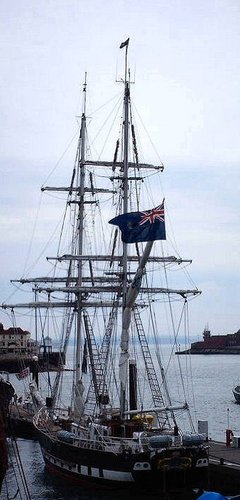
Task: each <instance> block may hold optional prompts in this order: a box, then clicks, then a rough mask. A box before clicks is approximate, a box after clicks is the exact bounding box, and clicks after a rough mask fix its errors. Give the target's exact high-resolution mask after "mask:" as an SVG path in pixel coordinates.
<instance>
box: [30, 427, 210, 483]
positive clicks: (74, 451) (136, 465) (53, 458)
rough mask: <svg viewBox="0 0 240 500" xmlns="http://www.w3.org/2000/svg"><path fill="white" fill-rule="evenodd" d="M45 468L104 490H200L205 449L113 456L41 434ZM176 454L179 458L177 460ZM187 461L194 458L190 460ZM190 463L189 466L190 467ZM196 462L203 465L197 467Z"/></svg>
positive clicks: (204, 472)
mask: <svg viewBox="0 0 240 500" xmlns="http://www.w3.org/2000/svg"><path fill="white" fill-rule="evenodd" d="M39 440H40V444H41V448H42V453H43V457H44V461H45V464H46V466H47V468H48V469H49V470H51V472H53V473H54V474H56V475H57V474H58V475H59V474H60V475H62V476H65V477H68V478H69V479H72V480H74V481H78V482H85V483H88V484H89V485H90V484H91V483H92V484H94V483H95V484H98V485H102V486H103V487H107V486H110V487H114V486H115V487H117V488H119V487H120V486H123V487H126V486H129V487H134V486H140V487H141V488H142V487H143V488H146V489H148V490H154V491H159V492H160V491H171V490H176V489H179V490H180V489H185V488H202V487H206V484H207V469H208V467H207V466H206V465H207V455H206V451H205V449H201V450H200V449H198V448H196V447H190V448H189V449H186V448H180V449H178V450H177V451H176V449H175V450H172V451H170V450H169V449H161V450H157V451H152V452H149V451H148V452H142V453H127V452H126V451H125V452H123V453H121V454H120V453H118V454H117V453H114V452H106V451H103V450H97V449H86V448H84V449H83V448H80V447H76V446H72V445H70V444H67V443H63V442H59V441H58V440H55V439H52V438H51V437H50V436H48V435H46V434H43V433H40V436H39ZM176 454H179V455H181V456H180V457H179V458H178V459H176ZM190 457H195V458H194V459H193V460H192V458H190ZM191 461H192V465H191V466H189V463H190V462H191ZM196 461H198V462H202V464H203V463H204V462H205V463H204V465H203V466H199V465H198V466H196Z"/></svg>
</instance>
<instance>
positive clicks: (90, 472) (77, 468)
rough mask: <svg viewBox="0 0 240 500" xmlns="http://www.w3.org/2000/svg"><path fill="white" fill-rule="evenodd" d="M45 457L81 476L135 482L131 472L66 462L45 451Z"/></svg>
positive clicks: (65, 469)
mask: <svg viewBox="0 0 240 500" xmlns="http://www.w3.org/2000/svg"><path fill="white" fill-rule="evenodd" d="M43 455H44V458H45V459H46V461H48V462H49V463H51V464H53V465H55V466H56V467H60V468H61V469H63V470H64V471H69V472H72V473H74V474H78V475H79V476H85V477H94V478H100V479H106V480H109V481H124V482H134V479H133V476H132V474H131V472H124V471H115V470H109V469H98V468H96V467H89V466H87V465H77V464H74V463H69V462H66V461H64V460H62V459H59V458H55V457H53V456H52V455H50V454H49V453H46V452H44V451H43Z"/></svg>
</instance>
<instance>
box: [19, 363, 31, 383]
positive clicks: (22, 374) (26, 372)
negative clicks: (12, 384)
mask: <svg viewBox="0 0 240 500" xmlns="http://www.w3.org/2000/svg"><path fill="white" fill-rule="evenodd" d="M29 375H30V368H29V366H28V367H27V368H24V370H22V371H21V372H20V373H16V377H17V379H18V380H22V379H23V378H26V377H28V376H29Z"/></svg>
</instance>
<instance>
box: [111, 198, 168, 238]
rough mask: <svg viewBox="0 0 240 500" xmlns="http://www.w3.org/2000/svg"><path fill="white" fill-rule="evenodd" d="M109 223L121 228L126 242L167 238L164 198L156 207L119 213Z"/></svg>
mask: <svg viewBox="0 0 240 500" xmlns="http://www.w3.org/2000/svg"><path fill="white" fill-rule="evenodd" d="M109 223H110V224H114V225H116V226H118V227H119V228H120V230H121V233H122V241H123V242H125V243H138V242H140V241H155V240H165V239H166V232H165V219H164V200H163V201H162V203H161V205H158V206H157V207H156V208H152V209H151V210H146V211H144V212H130V213H126V214H122V215H118V216H117V217H114V219H111V220H110V221H109Z"/></svg>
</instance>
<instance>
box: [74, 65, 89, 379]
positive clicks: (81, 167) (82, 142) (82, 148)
mask: <svg viewBox="0 0 240 500" xmlns="http://www.w3.org/2000/svg"><path fill="white" fill-rule="evenodd" d="M86 87H87V82H86V73H85V81H84V84H83V110H82V116H81V127H80V137H79V151H78V178H79V202H78V203H79V204H78V207H79V208H78V218H77V234H78V248H77V254H78V255H79V256H80V255H82V254H83V218H84V191H85V157H86ZM82 269H83V262H82V261H81V260H79V261H78V264H77V286H78V287H79V292H78V295H77V335H76V337H77V338H76V372H75V384H76V387H77V385H78V382H79V380H80V374H81V370H80V357H81V345H82V312H83V310H82V296H81V291H80V287H81V286H82V278H83V276H82V274H83V273H82Z"/></svg>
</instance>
